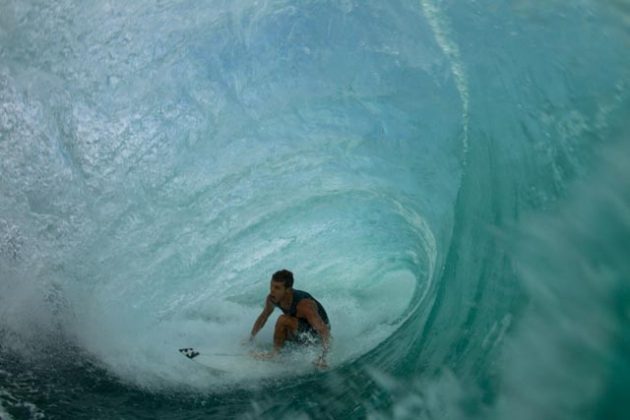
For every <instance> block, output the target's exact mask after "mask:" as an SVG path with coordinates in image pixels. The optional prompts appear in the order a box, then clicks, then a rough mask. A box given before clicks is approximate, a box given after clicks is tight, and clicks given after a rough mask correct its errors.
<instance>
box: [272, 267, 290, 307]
mask: <svg viewBox="0 0 630 420" xmlns="http://www.w3.org/2000/svg"><path fill="white" fill-rule="evenodd" d="M292 287H293V273H292V272H290V271H289V270H280V271H276V272H275V273H273V276H271V286H270V293H269V296H271V300H272V301H273V302H274V303H278V302H280V301H281V300H282V298H283V297H284V295H285V294H286V293H287V290H289V289H290V288H292Z"/></svg>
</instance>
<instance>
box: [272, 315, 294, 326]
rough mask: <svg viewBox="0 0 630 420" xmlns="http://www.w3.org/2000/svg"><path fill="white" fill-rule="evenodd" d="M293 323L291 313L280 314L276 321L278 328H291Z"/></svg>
mask: <svg viewBox="0 0 630 420" xmlns="http://www.w3.org/2000/svg"><path fill="white" fill-rule="evenodd" d="M293 324H294V322H293V317H291V316H289V315H280V316H279V317H278V320H277V321H276V329H285V328H291V327H292V326H293Z"/></svg>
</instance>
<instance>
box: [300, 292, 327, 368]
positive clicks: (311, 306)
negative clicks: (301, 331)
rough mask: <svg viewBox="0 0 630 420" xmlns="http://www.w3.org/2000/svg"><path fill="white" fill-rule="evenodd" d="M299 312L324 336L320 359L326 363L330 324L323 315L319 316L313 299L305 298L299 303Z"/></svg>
mask: <svg viewBox="0 0 630 420" xmlns="http://www.w3.org/2000/svg"><path fill="white" fill-rule="evenodd" d="M297 309H298V313H299V312H301V314H299V316H301V317H303V318H306V320H307V321H308V323H309V324H311V326H312V327H313V329H315V331H317V333H318V334H319V336H320V337H321V338H322V354H321V356H320V360H321V361H322V362H323V363H324V364H325V363H326V354H327V353H328V348H329V344H330V329H329V328H328V325H326V323H325V322H324V321H323V320H322V317H320V316H319V312H317V305H316V304H315V302H313V301H312V300H307V299H304V300H303V301H302V302H300V303H299V304H298V308H297Z"/></svg>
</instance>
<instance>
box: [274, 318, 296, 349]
mask: <svg viewBox="0 0 630 420" xmlns="http://www.w3.org/2000/svg"><path fill="white" fill-rule="evenodd" d="M297 327H298V320H297V318H295V317H292V316H289V315H280V316H279V317H278V321H276V328H275V330H274V332H273V348H274V350H276V351H278V350H280V349H281V348H282V346H283V345H284V342H285V341H287V340H289V339H291V338H293V337H294V336H295V333H296V331H297Z"/></svg>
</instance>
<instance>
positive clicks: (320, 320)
mask: <svg viewBox="0 0 630 420" xmlns="http://www.w3.org/2000/svg"><path fill="white" fill-rule="evenodd" d="M276 306H277V307H278V308H280V309H281V310H282V312H284V314H283V315H280V316H279V317H278V321H276V327H275V330H274V332H273V350H272V351H271V352H269V353H259V354H256V355H254V357H256V358H258V359H271V358H273V357H274V356H276V355H277V354H278V353H279V352H280V349H281V348H282V346H284V343H285V341H291V342H294V343H297V344H305V345H306V344H313V343H317V342H319V343H321V345H322V354H321V355H320V356H319V357H318V358H317V360H316V361H315V365H316V366H318V367H320V368H326V367H327V364H326V354H327V353H328V345H329V343H330V323H329V321H328V315H327V314H326V311H325V310H324V307H323V306H322V305H321V304H320V303H319V302H318V301H317V300H315V298H313V296H311V295H310V294H308V293H306V292H303V291H301V290H294V289H293V273H291V272H290V271H288V270H280V271H277V272H275V273H274V274H273V276H272V277H271V285H270V293H269V295H267V298H266V299H265V307H264V309H263V311H262V312H261V314H260V315H259V316H258V319H256V322H255V323H254V327H253V328H252V334H251V336H250V337H249V341H250V342H251V341H253V340H254V337H255V336H256V334H258V331H260V330H261V329H262V327H264V326H265V323H266V322H267V319H268V318H269V315H271V313H272V312H273V310H274V308H275V307H276Z"/></svg>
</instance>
